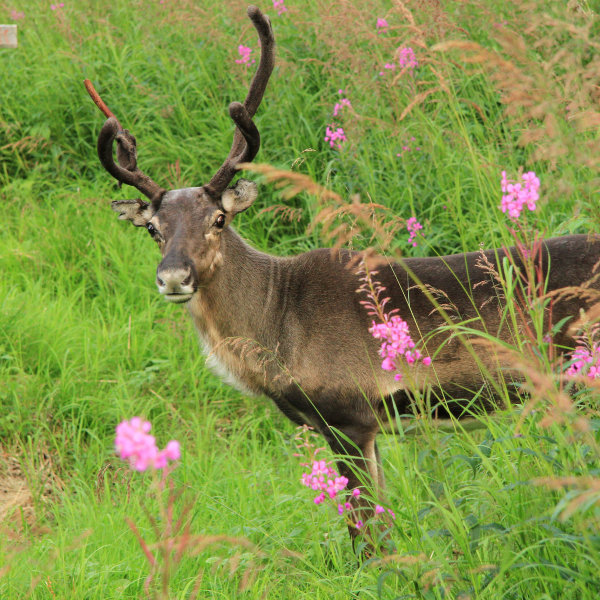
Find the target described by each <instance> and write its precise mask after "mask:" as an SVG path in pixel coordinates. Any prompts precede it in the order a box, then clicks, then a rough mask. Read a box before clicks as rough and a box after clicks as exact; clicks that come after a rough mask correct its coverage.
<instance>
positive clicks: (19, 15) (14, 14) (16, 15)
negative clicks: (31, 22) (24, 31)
mask: <svg viewBox="0 0 600 600" xmlns="http://www.w3.org/2000/svg"><path fill="white" fill-rule="evenodd" d="M10 18H11V19H12V20H13V21H19V20H20V19H24V18H25V13H24V12H23V11H22V10H14V9H13V10H11V11H10Z"/></svg>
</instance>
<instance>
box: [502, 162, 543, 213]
mask: <svg viewBox="0 0 600 600" xmlns="http://www.w3.org/2000/svg"><path fill="white" fill-rule="evenodd" d="M521 179H522V180H523V183H522V184H521V183H517V182H515V181H512V180H510V179H507V178H506V171H502V181H501V183H500V186H501V189H502V192H503V195H502V203H501V205H500V209H501V210H502V212H503V213H508V217H509V218H510V219H511V220H512V221H516V220H517V219H518V218H519V215H520V214H521V211H522V210H523V207H524V206H527V208H528V209H529V210H535V208H536V204H535V203H536V202H537V201H538V200H539V197H540V196H539V193H538V192H539V189H540V180H539V179H538V177H537V176H536V174H535V173H534V172H533V171H528V172H527V173H525V174H523V175H521Z"/></svg>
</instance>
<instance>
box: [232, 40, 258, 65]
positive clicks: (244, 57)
mask: <svg viewBox="0 0 600 600" xmlns="http://www.w3.org/2000/svg"><path fill="white" fill-rule="evenodd" d="M251 53H252V48H249V47H248V46H243V45H242V44H240V45H239V46H238V54H239V55H240V57H239V58H236V59H235V62H236V63H237V64H238V65H253V64H254V63H255V62H256V61H255V60H254V59H252V60H250V54H251Z"/></svg>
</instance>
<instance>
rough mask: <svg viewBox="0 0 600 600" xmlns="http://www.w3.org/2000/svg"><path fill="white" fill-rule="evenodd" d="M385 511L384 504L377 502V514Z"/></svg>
mask: <svg viewBox="0 0 600 600" xmlns="http://www.w3.org/2000/svg"><path fill="white" fill-rule="evenodd" d="M383 512H385V508H383V506H379V504H376V505H375V514H376V515H380V514H381V513H383Z"/></svg>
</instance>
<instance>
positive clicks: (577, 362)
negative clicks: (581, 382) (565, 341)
mask: <svg viewBox="0 0 600 600" xmlns="http://www.w3.org/2000/svg"><path fill="white" fill-rule="evenodd" d="M571 359H572V361H573V362H572V363H571V366H570V367H569V368H568V369H567V375H569V376H571V377H574V376H577V375H586V376H587V377H589V378H590V379H597V378H598V377H600V344H599V343H598V342H594V343H593V344H592V347H591V348H590V347H588V346H577V347H576V348H575V350H573V354H572V355H571Z"/></svg>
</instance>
